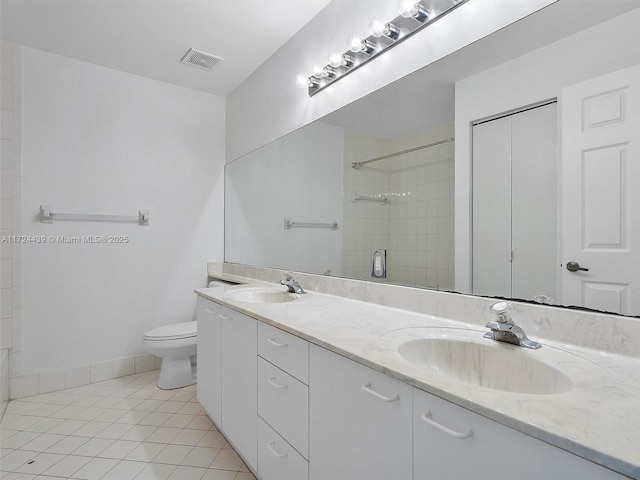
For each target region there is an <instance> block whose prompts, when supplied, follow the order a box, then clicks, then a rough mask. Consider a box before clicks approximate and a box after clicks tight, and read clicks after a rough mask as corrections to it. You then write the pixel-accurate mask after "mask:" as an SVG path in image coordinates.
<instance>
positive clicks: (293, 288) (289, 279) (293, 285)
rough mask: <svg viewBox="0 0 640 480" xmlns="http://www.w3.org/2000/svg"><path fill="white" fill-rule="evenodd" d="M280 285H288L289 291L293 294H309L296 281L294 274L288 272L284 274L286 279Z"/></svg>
mask: <svg viewBox="0 0 640 480" xmlns="http://www.w3.org/2000/svg"><path fill="white" fill-rule="evenodd" d="M280 285H286V287H287V289H288V290H289V291H290V292H291V293H298V294H301V293H307V292H305V291H304V290H303V289H302V287H301V286H300V285H298V282H296V281H295V280H294V278H293V274H292V272H287V273H285V274H284V278H283V279H282V280H280Z"/></svg>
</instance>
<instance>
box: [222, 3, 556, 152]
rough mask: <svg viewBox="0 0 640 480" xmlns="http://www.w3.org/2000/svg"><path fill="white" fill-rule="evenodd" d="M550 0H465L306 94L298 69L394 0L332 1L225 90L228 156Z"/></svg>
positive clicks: (323, 57) (391, 13)
mask: <svg viewBox="0 0 640 480" xmlns="http://www.w3.org/2000/svg"><path fill="white" fill-rule="evenodd" d="M553 1H554V0H520V1H518V2H514V1H513V0H470V2H469V3H467V4H465V5H463V6H462V7H460V8H458V9H457V10H455V11H454V12H452V13H451V14H449V15H447V16H446V17H444V18H443V19H441V20H439V21H438V22H437V23H436V24H435V25H433V26H432V27H429V28H425V29H424V30H422V31H421V32H420V33H418V34H416V35H414V36H413V37H412V38H410V39H408V40H407V41H405V42H404V43H402V44H400V45H398V46H397V47H395V48H393V49H392V50H390V51H388V52H386V53H384V55H382V56H381V57H378V58H376V59H375V60H374V61H372V62H370V63H369V64H368V65H366V66H365V67H363V68H360V69H358V70H357V71H355V72H354V73H352V74H350V75H349V76H348V77H346V78H344V79H342V80H340V81H338V82H337V83H335V84H334V85H332V86H331V87H329V88H327V89H325V90H324V91H323V92H321V93H318V94H317V95H315V96H314V97H313V98H309V96H308V94H307V91H306V89H304V88H297V87H296V85H295V77H296V74H297V73H298V72H309V73H310V72H311V69H312V67H313V65H314V64H321V65H325V64H326V63H327V56H328V54H329V52H330V51H332V50H339V51H345V50H346V42H347V39H348V38H349V36H350V35H351V34H352V33H353V32H354V31H360V32H366V31H368V25H369V22H370V20H371V18H373V17H374V16H376V15H378V16H380V17H381V18H385V19H387V18H388V19H392V18H394V17H395V16H396V15H397V11H396V5H397V2H395V1H389V0H333V1H332V2H331V3H330V4H329V5H328V6H327V7H326V8H325V9H324V10H322V11H321V12H320V13H319V14H318V15H316V17H314V18H313V19H312V20H311V21H310V22H309V23H308V24H307V25H306V26H305V27H304V28H303V29H302V30H300V31H299V32H298V33H297V34H296V35H294V36H293V37H292V38H291V40H289V41H288V42H287V43H286V44H285V45H284V46H283V47H282V48H280V49H279V50H278V51H277V52H276V53H275V54H274V55H272V56H271V58H269V59H268V60H267V61H266V62H265V63H264V64H263V65H262V66H261V67H260V68H258V69H257V70H256V71H255V72H254V73H253V74H252V75H251V76H250V77H249V78H248V79H247V80H246V81H245V82H244V83H243V84H242V85H240V86H239V87H238V88H237V89H236V90H235V91H233V92H232V93H231V94H230V95H229V96H228V97H227V143H226V148H227V160H228V161H231V160H233V159H236V158H238V157H240V156H242V155H244V154H246V153H247V152H250V151H252V150H254V149H256V148H259V147H261V146H263V145H265V144H267V143H269V142H271V141H273V140H275V139H276V138H278V137H281V136H282V135H285V134H287V133H289V132H291V131H293V130H295V129H296V128H299V127H301V126H303V125H306V124H307V123H310V122H312V121H313V120H316V119H318V118H320V117H322V116H324V115H326V114H327V113H330V112H332V111H334V110H337V109H338V108H340V107H342V106H344V105H346V104H348V103H350V102H352V101H354V100H357V99H358V98H361V97H364V96H365V95H367V94H369V93H371V92H373V91H375V90H377V89H379V88H381V87H383V86H385V85H387V84H389V83H391V82H393V81H395V80H397V79H399V78H401V77H403V76H405V75H407V74H408V73H411V72H413V71H415V70H417V69H419V68H421V67H423V66H425V65H429V64H431V63H433V62H434V61H436V60H438V59H440V58H442V57H444V56H446V55H448V54H449V53H452V52H454V51H456V50H459V49H460V48H462V47H464V46H466V45H469V44H470V43H472V42H474V41H476V40H478V39H480V38H482V37H484V36H486V35H488V34H490V33H493V32H495V31H496V30H498V29H500V28H502V27H504V26H506V25H509V24H511V23H513V22H514V21H516V20H518V19H520V18H522V17H524V16H526V15H528V14H530V13H532V12H534V11H536V10H538V9H539V8H542V7H543V6H545V5H548V4H550V3H553Z"/></svg>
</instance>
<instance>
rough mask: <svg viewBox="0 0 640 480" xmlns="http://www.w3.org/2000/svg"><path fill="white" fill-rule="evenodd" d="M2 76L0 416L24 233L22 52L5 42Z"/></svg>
mask: <svg viewBox="0 0 640 480" xmlns="http://www.w3.org/2000/svg"><path fill="white" fill-rule="evenodd" d="M1 47H2V48H1V52H0V59H1V65H0V77H1V84H2V91H1V93H0V113H1V114H2V115H1V118H0V146H1V148H0V157H1V162H0V167H1V168H0V227H1V233H2V238H3V240H2V243H0V417H1V416H2V413H4V409H5V406H6V403H7V401H8V400H9V377H10V375H11V369H10V363H14V362H12V357H13V359H15V358H19V353H17V352H20V348H21V345H20V316H21V315H20V314H21V310H20V306H21V300H20V282H21V275H20V271H21V269H20V253H21V246H20V245H19V244H14V243H12V242H11V237H13V236H18V235H20V233H21V223H20V206H21V204H20V198H21V185H22V183H21V180H22V178H21V176H22V168H21V167H22V158H21V148H20V146H21V141H20V139H21V134H22V102H21V99H22V94H21V72H22V49H21V48H20V46H19V45H14V44H13V43H9V42H1Z"/></svg>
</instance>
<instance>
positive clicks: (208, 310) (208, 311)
mask: <svg viewBox="0 0 640 480" xmlns="http://www.w3.org/2000/svg"><path fill="white" fill-rule="evenodd" d="M207 313H210V314H211V315H215V313H216V311H215V310H210V309H208V308H207Z"/></svg>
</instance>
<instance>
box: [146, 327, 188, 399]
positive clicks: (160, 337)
mask: <svg viewBox="0 0 640 480" xmlns="http://www.w3.org/2000/svg"><path fill="white" fill-rule="evenodd" d="M197 339H198V322H196V321H193V322H182V323H172V324H171V325H164V326H162V327H158V328H154V329H153V330H149V331H148V332H147V333H145V334H144V336H143V338H142V346H143V347H144V348H145V350H147V352H149V353H152V354H153V355H156V356H158V357H161V358H162V366H161V367H160V376H159V378H158V387H159V388H161V389H163V390H171V389H173V388H180V387H186V386H187V385H193V384H194V383H196V374H195V366H192V365H191V359H192V358H193V357H195V355H196V351H197V350H196V346H197Z"/></svg>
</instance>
